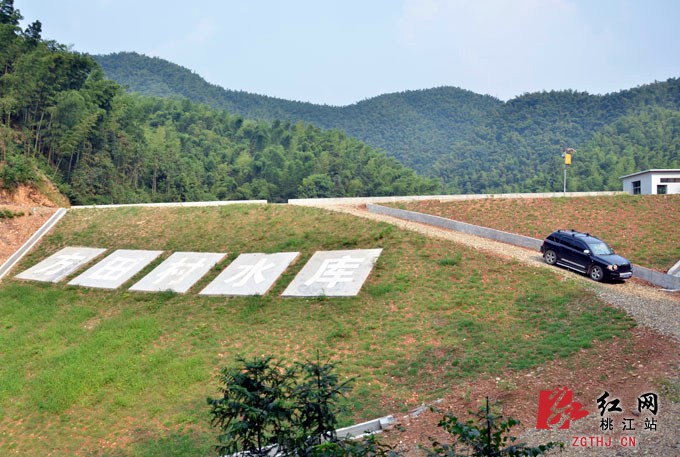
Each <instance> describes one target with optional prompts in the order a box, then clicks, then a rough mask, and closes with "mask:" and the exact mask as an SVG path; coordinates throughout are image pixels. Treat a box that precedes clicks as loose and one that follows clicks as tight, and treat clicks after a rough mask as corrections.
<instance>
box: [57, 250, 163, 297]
mask: <svg viewBox="0 0 680 457" xmlns="http://www.w3.org/2000/svg"><path fill="white" fill-rule="evenodd" d="M162 253H163V251H143V250H131V249H118V250H117V251H114V252H113V254H111V255H110V256H108V257H106V258H105V259H104V260H102V261H101V262H99V263H98V264H96V265H95V266H93V267H92V268H90V269H89V270H86V271H85V272H84V273H82V274H80V275H79V276H77V277H76V278H74V279H73V280H72V281H70V282H69V285H76V286H85V287H95V288H99V289H116V288H118V287H120V286H121V285H122V284H123V283H124V282H125V281H127V280H128V279H130V278H132V277H133V276H134V275H136V274H137V273H139V272H140V271H141V270H142V269H143V268H144V267H145V266H147V265H148V264H149V263H151V262H152V261H153V260H154V259H155V258H156V257H158V256H159V255H161V254H162Z"/></svg>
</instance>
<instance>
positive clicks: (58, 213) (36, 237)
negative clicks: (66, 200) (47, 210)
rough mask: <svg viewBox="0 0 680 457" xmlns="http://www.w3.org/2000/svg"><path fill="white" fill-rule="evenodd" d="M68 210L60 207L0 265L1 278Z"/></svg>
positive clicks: (0, 278)
mask: <svg viewBox="0 0 680 457" xmlns="http://www.w3.org/2000/svg"><path fill="white" fill-rule="evenodd" d="M67 211H68V210H67V209H66V208H59V209H58V210H57V211H56V212H55V213H54V214H53V215H52V216H51V217H50V218H49V219H47V221H46V222H45V223H44V224H43V225H42V227H40V228H39V229H38V230H37V231H36V232H35V233H34V234H33V235H32V236H31V237H30V238H29V239H28V241H26V242H25V243H24V244H23V246H21V247H20V248H19V249H18V250H17V251H16V252H15V253H14V254H12V255H11V256H10V257H9V259H7V261H5V263H3V264H2V265H0V280H2V278H3V277H4V276H5V275H6V274H7V273H9V271H10V270H11V269H12V267H14V265H16V264H17V263H18V262H19V260H21V259H22V258H23V257H24V256H25V255H26V254H27V253H28V251H30V250H31V249H32V248H33V246H35V245H36V244H37V243H38V241H40V239H41V238H42V237H43V236H45V234H46V233H47V232H48V231H49V230H50V229H51V228H52V227H54V226H55V225H57V222H59V221H60V220H61V218H62V217H64V215H65V214H66V212H67Z"/></svg>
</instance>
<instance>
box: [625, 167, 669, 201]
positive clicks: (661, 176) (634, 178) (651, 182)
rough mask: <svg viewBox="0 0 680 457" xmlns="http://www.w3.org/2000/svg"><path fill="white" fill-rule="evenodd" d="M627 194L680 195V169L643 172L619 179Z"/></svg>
mask: <svg viewBox="0 0 680 457" xmlns="http://www.w3.org/2000/svg"><path fill="white" fill-rule="evenodd" d="M619 179H620V180H621V181H623V191H624V192H628V193H629V194H633V195H639V194H680V169H676V170H656V169H655V170H645V171H639V172H637V173H633V174H630V175H626V176H621V177H620V178H619Z"/></svg>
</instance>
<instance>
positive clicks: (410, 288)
mask: <svg viewBox="0 0 680 457" xmlns="http://www.w3.org/2000/svg"><path fill="white" fill-rule="evenodd" d="M65 246H89V247H105V248H108V249H111V250H113V249H118V248H126V249H159V250H164V251H166V252H165V254H164V256H163V257H161V258H159V259H157V260H156V261H155V262H154V263H152V264H151V265H149V266H148V267H147V268H146V269H145V270H144V271H142V272H141V273H140V274H139V275H137V276H136V277H135V278H133V279H132V280H131V281H129V282H128V283H127V284H126V285H125V286H124V287H123V288H121V290H116V291H103V290H95V289H86V288H79V287H72V286H67V285H64V284H40V283H34V282H22V281H18V280H13V279H9V280H6V281H3V283H2V284H0V328H2V331H1V332H0V414H1V417H0V455H10V454H17V455H40V454H46V453H48V452H52V454H50V455H107V456H119V455H120V456H131V455H152V456H153V455H158V456H161V455H163V456H167V455H197V456H198V455H201V456H204V455H209V454H211V453H212V445H213V444H214V443H215V436H216V434H215V432H214V430H212V429H211V427H210V426H209V415H208V407H207V404H206V401H205V399H206V397H208V396H213V397H215V396H217V395H218V390H217V389H218V384H217V382H216V379H215V376H216V374H217V373H218V371H219V369H220V368H221V367H223V366H225V365H231V364H234V361H235V357H236V356H237V355H243V356H245V357H254V356H261V355H273V356H275V357H277V358H283V359H285V360H287V361H289V362H293V361H300V360H303V359H306V358H314V357H315V356H316V352H317V350H318V351H320V353H321V357H322V359H331V360H333V361H336V362H339V363H340V365H339V368H340V371H341V374H342V375H343V376H347V377H349V376H358V379H357V381H356V384H355V387H354V390H353V391H352V393H351V395H350V397H349V398H348V400H347V402H346V408H347V410H346V411H345V413H343V417H344V423H345V424H347V423H351V422H354V421H361V420H367V419H371V418H374V417H379V416H382V415H385V414H389V413H394V412H396V411H398V410H405V409H408V408H411V407H414V406H416V405H418V404H419V402H421V401H423V400H426V399H431V398H435V397H437V396H438V395H440V394H441V393H443V392H446V390H447V388H448V387H449V386H451V385H452V384H453V383H456V382H458V381H460V380H465V379H476V378H478V377H485V376H492V375H495V374H498V373H501V372H503V371H504V370H507V369H516V370H522V369H525V368H530V367H534V366H536V365H538V364H541V363H543V362H544V361H546V360H551V359H554V358H557V357H568V356H569V355H570V354H573V353H575V352H576V351H578V350H579V349H581V348H588V347H590V346H591V345H592V343H593V342H594V341H597V340H603V339H609V338H613V337H617V336H624V335H626V334H627V330H628V329H629V328H631V327H632V326H633V325H634V323H633V322H632V321H631V320H630V319H628V318H627V317H626V316H625V314H623V313H622V312H620V311H617V310H614V309H613V308H611V307H608V306H606V305H604V304H603V303H602V302H600V301H599V300H598V299H596V298H595V297H594V296H593V295H592V294H591V293H590V292H587V291H584V290H582V289H581V288H580V287H579V286H578V285H577V284H575V283H573V282H571V281H560V280H559V279H558V278H556V277H555V276H554V275H551V274H550V273H549V272H547V271H543V270H541V269H534V268H529V267H525V266H523V265H520V264H518V263H515V262H512V261H510V262H509V261H507V260H500V259H498V258H495V257H492V256H489V255H485V254H482V253H479V252H476V251H474V250H470V249H467V248H465V247H461V246H458V245H455V244H453V243H450V242H443V241H441V240H433V239H429V238H426V237H424V236H421V235H418V234H415V233H412V232H409V231H403V230H399V229H397V228H395V227H393V226H391V225H388V224H384V223H376V222H373V221H368V220H364V219H359V218H355V217H352V216H349V215H341V214H336V213H331V212H327V211H323V210H318V209H312V208H302V207H290V206H284V205H267V206H258V207H253V206H247V205H243V206H230V207H221V208H178V209H165V208H164V209H149V208H124V209H107V210H103V209H99V210H79V211H71V212H69V214H68V215H67V216H66V217H65V218H64V219H63V220H62V222H61V223H60V224H59V226H58V227H57V228H56V230H55V231H54V232H53V233H52V234H51V235H49V236H48V237H46V238H45V239H44V240H43V241H42V243H41V244H40V246H39V247H38V248H37V249H35V250H34V252H32V253H31V254H30V255H29V256H28V257H27V258H26V259H25V260H24V261H23V262H22V264H21V265H20V266H19V267H18V268H17V270H16V273H18V272H20V271H23V270H24V269H26V268H28V267H30V266H32V265H34V264H35V263H37V262H39V261H40V260H42V259H44V258H45V257H47V256H48V255H50V254H52V253H54V252H56V251H58V250H59V249H61V248H62V247H65ZM361 248H383V252H382V255H381V256H380V258H379V259H378V262H377V264H376V266H375V268H374V271H373V272H372V274H371V275H370V276H369V278H368V280H367V282H366V283H365V284H364V287H363V289H362V291H361V293H360V294H359V296H358V297H355V298H333V297H320V298H281V297H279V294H280V293H281V292H282V291H283V290H284V288H285V287H286V286H287V284H288V283H289V282H290V281H291V280H292V278H293V277H294V276H295V274H296V273H297V272H298V271H299V270H300V269H301V268H302V267H303V265H304V264H305V263H306V261H307V260H308V259H309V258H310V257H311V255H312V254H313V253H314V252H315V251H317V250H335V249H361ZM175 251H202V252H228V253H229V255H228V258H227V259H226V260H225V261H224V262H221V263H220V264H218V265H217V266H216V267H215V268H214V269H213V271H211V272H210V273H209V274H208V275H207V276H206V277H205V278H204V279H203V280H202V281H201V282H200V283H199V284H198V285H197V286H195V287H194V288H192V290H191V291H190V292H189V293H188V294H185V295H180V294H173V293H140V292H128V291H126V290H125V289H126V288H127V287H128V286H129V285H131V284H133V283H134V282H136V280H138V279H139V278H141V277H142V276H143V275H144V274H146V273H147V272H148V271H150V270H151V269H153V267H154V266H155V265H157V264H158V263H160V262H161V261H162V260H163V258H165V257H167V256H168V255H169V254H170V253H171V252H175ZM281 251H300V252H301V257H300V259H299V260H298V261H297V262H296V263H295V264H294V265H292V266H291V267H290V268H289V269H288V271H287V272H286V273H284V275H283V277H282V278H281V279H280V280H279V281H278V282H277V284H276V285H275V287H274V288H273V290H272V291H270V292H269V294H267V295H266V296H264V297H240V298H238V297H233V298H231V297H230V298H227V297H201V296H198V295H197V291H199V290H200V289H201V288H202V287H203V286H204V285H206V284H207V283H208V282H209V281H210V280H212V279H213V278H214V277H215V276H216V275H217V274H218V273H219V270H221V269H223V268H224V267H225V266H226V265H228V263H229V262H230V261H232V260H233V259H235V258H236V257H237V256H238V255H239V254H242V253H248V252H281Z"/></svg>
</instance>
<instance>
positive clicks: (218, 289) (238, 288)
mask: <svg viewBox="0 0 680 457" xmlns="http://www.w3.org/2000/svg"><path fill="white" fill-rule="evenodd" d="M299 255H300V253H299V252H278V253H275V254H263V253H251V254H241V255H239V256H238V257H237V258H236V260H234V261H233V262H232V263H231V264H230V265H229V266H228V267H227V268H225V270H224V271H223V272H222V273H220V274H219V275H218V276H217V278H215V279H214V280H213V281H212V282H211V283H210V284H208V286H207V287H206V288H205V289H203V290H202V291H201V292H200V294H199V295H264V294H266V293H267V291H269V289H271V288H272V286H273V285H274V283H275V282H276V280H277V279H278V278H279V276H281V274H283V272H284V271H285V270H286V268H288V266H289V265H290V264H291V263H292V262H293V261H294V260H295V259H297V258H298V256H299Z"/></svg>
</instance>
